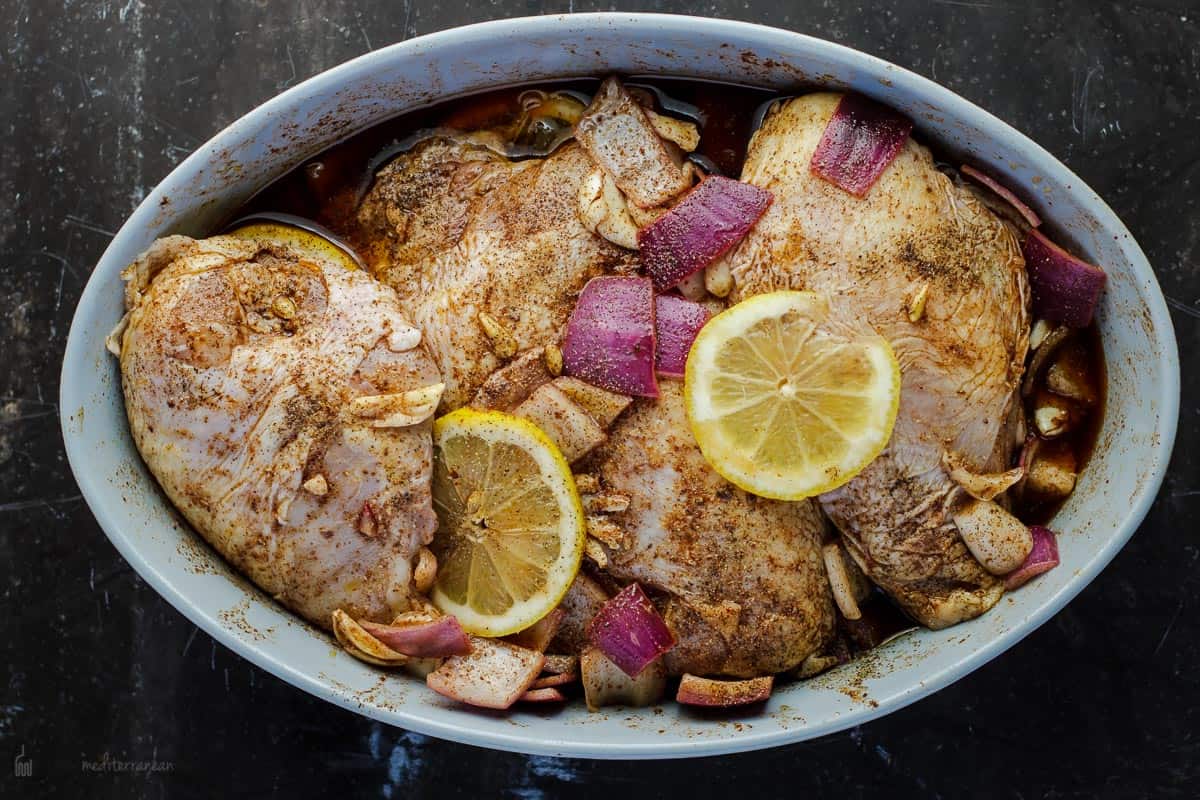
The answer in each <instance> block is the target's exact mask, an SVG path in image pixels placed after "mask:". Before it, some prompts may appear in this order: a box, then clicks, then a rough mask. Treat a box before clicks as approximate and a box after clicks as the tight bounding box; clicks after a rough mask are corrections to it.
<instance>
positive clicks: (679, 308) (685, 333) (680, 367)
mask: <svg viewBox="0 0 1200 800" xmlns="http://www.w3.org/2000/svg"><path fill="white" fill-rule="evenodd" d="M654 303H655V306H656V308H655V314H654V330H655V333H656V335H657V338H658V350H657V352H656V353H655V356H654V368H655V369H656V370H658V373H659V374H660V375H666V376H668V377H671V378H682V377H683V371H684V367H685V366H686V365H687V357H688V353H689V352H690V351H691V349H692V342H693V341H695V339H696V334H698V333H699V332H700V329H701V328H703V327H704V323H706V322H708V317H709V314H708V309H707V308H705V307H704V306H702V305H700V304H699V303H693V302H692V301H691V300H686V299H684V298H682V297H677V296H675V295H673V294H660V295H659V296H658V297H656V298H654Z"/></svg>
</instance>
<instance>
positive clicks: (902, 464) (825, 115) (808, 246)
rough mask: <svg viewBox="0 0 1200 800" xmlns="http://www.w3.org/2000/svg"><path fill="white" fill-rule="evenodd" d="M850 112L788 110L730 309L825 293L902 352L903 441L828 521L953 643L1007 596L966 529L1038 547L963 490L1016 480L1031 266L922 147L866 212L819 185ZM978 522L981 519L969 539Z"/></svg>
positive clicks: (903, 161) (756, 144)
mask: <svg viewBox="0 0 1200 800" xmlns="http://www.w3.org/2000/svg"><path fill="white" fill-rule="evenodd" d="M840 99H841V96H840V95H836V94H826V93H822V94H811V95H806V96H804V97H800V98H796V99H793V100H788V101H786V102H782V103H781V105H780V106H779V107H778V108H777V109H776V110H775V111H774V112H773V113H771V114H769V115H768V116H767V118H766V120H765V121H764V123H763V125H762V127H761V128H760V129H759V131H758V132H757V133H756V134H755V135H754V138H753V139H752V141H751V144H750V148H749V152H748V155H747V159H746V164H745V168H744V171H743V173H742V180H744V181H748V182H750V183H753V184H755V185H758V186H761V187H763V188H765V189H769V190H770V191H771V192H772V193H773V194H774V195H775V202H774V203H773V204H772V206H771V208H770V209H769V210H768V211H767V213H766V214H765V215H764V216H763V218H762V219H761V220H760V221H759V223H758V225H757V226H756V227H755V228H754V230H753V231H751V233H750V235H749V236H748V237H747V238H746V239H745V240H744V241H743V242H742V243H741V245H740V246H739V247H738V248H737V249H736V250H735V251H734V252H733V254H732V255H731V256H730V258H729V267H730V269H731V272H732V277H733V281H734V291H733V293H732V295H731V299H732V300H734V301H735V302H736V301H738V300H741V299H743V298H746V297H749V296H752V295H755V294H759V293H762V292H767V291H773V290H777V289H806V290H812V291H816V292H820V293H822V294H824V295H827V296H829V297H831V298H836V299H837V301H838V302H840V303H841V304H842V307H843V308H845V309H846V310H847V311H849V313H851V314H852V315H854V316H855V317H857V318H859V319H863V320H865V321H867V322H868V323H869V324H870V325H871V326H872V327H873V328H874V329H875V330H876V331H877V332H879V333H880V334H881V335H882V336H884V337H885V338H886V339H887V340H888V341H889V342H890V344H891V346H892V348H893V349H894V351H895V353H896V357H897V358H898V360H899V363H900V368H901V373H902V391H901V396H900V410H899V415H898V417H897V420H896V426H895V429H894V431H893V433H892V437H891V441H890V443H889V445H888V447H887V449H886V450H885V451H884V452H883V454H882V455H880V456H879V458H877V459H876V460H875V461H873V462H872V463H871V464H870V465H869V466H868V467H867V468H866V469H865V470H863V472H862V473H861V474H859V475H858V476H857V477H855V478H853V479H852V480H850V481H849V482H848V483H847V484H845V485H844V486H842V487H840V488H838V489H836V490H834V491H831V492H829V493H827V494H825V495H823V496H822V497H821V505H822V507H823V508H824V510H825V512H826V513H827V514H828V515H829V517H830V518H831V519H832V520H833V522H834V523H835V524H836V525H837V527H838V528H839V529H840V530H841V532H842V534H843V536H844V537H845V541H846V544H847V547H848V550H849V552H850V553H851V554H852V555H853V556H854V558H855V559H856V560H857V561H858V562H859V563H860V564H861V565H862V567H863V569H864V571H865V572H866V573H867V575H868V576H869V577H870V578H871V580H872V581H874V582H875V583H877V584H878V585H879V586H880V587H882V588H883V589H885V590H886V591H887V592H889V593H890V594H891V595H892V597H894V598H895V599H896V600H897V601H898V602H899V603H900V604H901V606H903V607H904V609H905V610H906V611H908V612H909V613H910V614H911V615H913V616H914V617H915V618H916V619H917V620H919V621H920V622H921V623H923V624H925V625H928V626H930V627H934V628H941V627H945V626H947V625H952V624H954V623H956V622H959V621H961V620H964V619H969V618H971V617H975V616H978V615H979V614H982V613H983V612H984V611H986V610H987V609H989V608H991V607H992V606H993V605H994V604H995V603H996V602H997V600H998V599H999V598H1000V596H1001V594H1002V592H1003V587H1002V584H1001V581H1000V580H999V579H998V578H997V577H996V575H993V574H992V573H991V572H989V571H988V570H987V569H985V568H984V566H983V565H981V564H980V562H979V561H978V560H977V559H976V557H975V555H973V553H972V551H971V550H969V549H968V546H967V543H966V542H964V539H963V536H962V535H960V528H962V527H965V526H966V525H968V524H972V523H974V522H975V521H977V520H978V519H979V518H980V517H982V516H985V515H986V516H987V517H988V519H989V521H988V522H987V523H986V526H985V529H984V530H983V531H982V533H983V535H985V536H987V537H1004V536H1006V535H1008V534H1009V533H1010V532H1011V535H1012V536H1013V537H1016V538H1018V539H1019V538H1020V537H1022V536H1026V537H1027V536H1028V534H1027V532H1025V531H1024V526H1021V525H1020V523H1018V522H1016V520H1015V519H1013V518H1012V516H1011V515H1010V514H1008V513H1007V512H1006V511H1005V510H1004V509H1003V508H1002V507H1000V506H998V505H997V504H996V503H995V502H994V501H993V500H991V499H988V500H981V501H974V502H968V501H969V500H971V498H969V497H967V496H966V492H965V491H964V490H963V488H962V487H960V485H959V484H958V483H957V482H956V480H955V479H954V478H953V477H952V473H956V474H958V475H960V476H961V475H963V474H976V475H977V474H981V473H999V472H1002V471H1004V470H1005V469H1006V468H1007V467H1008V466H1009V465H1010V464H1011V461H1010V459H1009V455H1010V453H1011V452H1012V449H1013V447H1014V443H1015V442H1016V441H1017V437H1018V436H1023V432H1021V431H1020V426H1019V424H1018V421H1019V416H1017V413H1018V412H1019V410H1020V409H1019V398H1018V396H1017V387H1018V384H1019V382H1020V379H1021V374H1022V369H1023V364H1024V361H1025V355H1026V350H1027V347H1028V337H1029V325H1030V319H1029V288H1028V285H1027V280H1026V274H1025V269H1024V261H1023V259H1022V257H1021V251H1020V248H1019V246H1018V243H1017V239H1016V236H1015V235H1014V231H1013V229H1012V228H1011V227H1010V226H1009V225H1008V224H1006V223H1004V222H1002V221H1001V220H1000V219H999V218H998V217H997V216H996V215H995V214H993V213H992V212H991V211H989V210H988V209H987V208H985V207H984V206H983V205H982V204H981V203H980V202H979V201H978V200H976V199H975V197H974V196H973V195H972V194H970V193H969V192H968V191H966V190H965V189H962V188H960V187H957V186H955V184H954V183H953V182H952V181H951V180H950V179H949V178H948V177H947V176H946V175H944V174H943V173H942V172H940V171H939V170H938V169H937V167H936V166H935V164H934V162H933V159H932V158H931V156H930V154H929V151H928V150H927V149H926V148H924V147H922V146H921V145H918V144H917V143H916V142H914V141H913V140H912V139H911V138H907V139H906V140H905V142H904V145H903V147H902V149H901V150H900V151H899V153H898V155H897V156H896V158H895V160H894V161H893V162H892V163H891V165H890V166H888V168H887V169H886V170H885V171H884V172H883V173H882V175H881V176H880V177H879V180H878V182H877V183H875V185H874V186H873V187H872V188H871V189H870V191H869V192H867V193H866V195H865V196H864V197H862V198H859V197H857V196H855V195H853V194H851V193H849V192H847V191H845V190H843V189H842V188H840V187H838V186H835V185H833V184H831V183H829V182H827V181H825V180H823V179H821V178H820V177H818V176H817V175H815V174H813V171H812V170H811V168H810V162H812V160H813V153H814V151H815V150H816V148H817V146H818V142H819V141H820V140H821V138H822V135H823V132H824V131H825V129H826V126H827V124H828V123H829V121H830V118H831V117H832V116H833V114H834V112H835V109H836V108H837V106H838V103H839V101H840ZM952 466H954V467H958V470H957V472H956V471H955V470H954V469H952ZM963 514H966V515H967V516H968V517H970V519H967V518H962V519H960V520H959V521H960V523H962V524H961V525H956V522H955V517H956V515H963ZM975 527H976V526H974V525H973V526H972V529H973V530H974V529H975ZM1022 548H1023V551H1024V553H1028V543H1026V542H1017V547H1016V548H1014V549H1016V550H1018V551H1020V550H1021V549H1022ZM1021 557H1023V554H1022V556H1021ZM1017 563H1018V564H1019V563H1020V559H1018V560H1017ZM1012 568H1015V565H1014V566H1010V567H1009V569H1012Z"/></svg>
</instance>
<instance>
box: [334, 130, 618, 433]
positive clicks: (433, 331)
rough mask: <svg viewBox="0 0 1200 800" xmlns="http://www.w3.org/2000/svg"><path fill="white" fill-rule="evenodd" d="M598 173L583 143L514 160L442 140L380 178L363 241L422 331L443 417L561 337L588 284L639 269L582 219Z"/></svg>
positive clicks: (364, 213) (361, 220)
mask: <svg viewBox="0 0 1200 800" xmlns="http://www.w3.org/2000/svg"><path fill="white" fill-rule="evenodd" d="M593 169H594V168H593V166H592V163H591V161H590V160H589V158H588V157H587V154H586V153H584V151H583V150H582V149H581V148H580V147H579V146H578V145H576V144H574V143H569V144H566V145H564V146H562V147H560V148H559V149H558V150H556V151H555V152H554V153H553V154H551V155H550V156H548V157H546V158H536V159H528V160H524V161H510V160H508V159H507V158H504V157H503V156H500V155H498V154H496V153H495V152H493V151H492V150H490V149H488V148H486V147H483V146H481V145H478V144H473V143H470V142H468V141H466V140H465V139H463V140H459V139H454V138H438V139H433V140H430V141H427V142H425V143H423V144H421V145H418V147H417V148H416V149H415V150H413V151H411V152H409V153H406V154H404V155H402V156H400V157H399V158H397V159H396V160H394V161H393V162H392V163H391V164H389V165H388V166H386V167H384V169H383V170H381V171H380V173H379V174H378V175H377V176H376V179H375V183H374V186H373V187H372V189H371V191H370V193H369V194H368V195H367V197H366V198H365V200H364V201H363V204H362V206H361V208H360V210H359V213H358V219H357V223H358V226H359V228H360V230H361V233H360V234H358V235H357V237H356V238H362V239H369V240H370V241H372V242H373V243H374V244H373V246H372V247H371V248H370V249H369V250H368V253H367V260H368V261H369V262H370V264H371V269H372V271H373V272H374V274H375V275H376V277H378V278H379V279H380V280H382V281H383V282H384V283H386V284H388V285H389V286H391V287H392V288H394V289H395V290H396V293H397V294H398V295H399V296H400V301H401V303H402V304H403V306H404V308H405V310H406V311H407V312H408V314H409V315H410V317H411V319H412V320H413V322H414V324H416V325H417V327H419V328H420V329H421V330H422V331H423V332H424V334H425V343H426V346H427V347H428V348H429V352H430V353H431V354H432V356H433V359H434V361H435V362H436V364H437V367H438V370H439V372H440V373H441V375H442V379H443V380H444V381H445V383H446V393H445V395H444V397H443V410H445V411H450V410H452V409H455V408H458V407H460V406H463V405H465V404H466V403H467V402H468V401H469V400H470V399H471V396H472V395H473V394H474V393H475V392H476V390H478V389H479V387H480V385H481V384H482V383H483V382H484V380H486V379H487V377H488V376H489V375H491V374H492V373H493V372H495V371H496V369H497V368H498V367H500V366H501V365H502V364H503V363H504V360H505V359H506V358H509V357H511V356H512V355H513V354H514V353H516V352H518V351H522V350H526V349H530V348H534V347H540V346H543V345H546V344H550V343H552V342H557V341H558V338H559V335H560V332H561V331H562V329H563V327H564V326H565V325H566V322H567V318H568V317H569V316H570V315H571V310H572V309H573V308H574V307H575V300H576V299H577V298H578V296H579V291H580V290H581V289H582V288H583V285H584V284H585V283H587V282H588V280H589V279H591V278H594V277H596V276H597V275H601V274H604V273H605V272H612V271H619V270H623V269H624V270H628V269H632V264H633V260H632V257H631V254H630V253H629V252H628V251H625V250H622V249H621V248H619V247H617V246H615V245H613V244H610V243H609V242H607V241H605V240H604V239H602V238H600V237H599V236H596V235H595V234H593V233H592V232H591V231H589V230H588V229H587V228H585V227H584V225H583V223H582V222H580V220H579V216H578V213H577V205H578V201H577V196H578V193H579V185H580V183H581V182H582V181H583V180H584V178H585V177H586V176H587V175H588V173H590V172H591V171H592V170H593ZM489 327H490V328H491V329H490V330H489Z"/></svg>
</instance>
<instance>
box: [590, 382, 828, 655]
mask: <svg viewBox="0 0 1200 800" xmlns="http://www.w3.org/2000/svg"><path fill="white" fill-rule="evenodd" d="M660 390H661V392H662V395H661V397H660V398H659V399H658V401H657V402H653V401H639V402H638V403H636V404H635V405H634V407H633V408H632V409H630V410H629V411H627V412H625V414H624V415H623V416H622V417H620V418H619V419H618V420H617V423H616V425H615V426H614V427H613V429H612V431H611V432H610V435H609V441H608V443H607V444H606V445H604V446H603V447H602V448H601V449H600V451H599V452H598V453H597V454H596V456H595V457H594V458H593V460H592V462H591V463H592V464H593V465H594V468H595V470H596V473H597V474H598V475H599V476H600V479H601V483H602V484H603V488H604V490H605V491H607V492H611V493H613V494H616V495H619V496H627V497H628V498H630V500H629V506H628V508H627V509H626V510H624V511H620V512H616V513H612V514H610V515H609V516H608V520H609V521H611V522H612V523H615V529H616V530H617V531H619V532H620V536H621V539H620V541H618V542H616V543H615V544H616V545H617V546H613V545H611V544H610V545H606V547H605V550H606V553H607V556H608V570H607V571H608V573H609V574H611V575H612V576H613V577H615V578H617V579H618V580H619V581H622V582H627V581H638V582H640V583H641V584H643V585H644V586H647V587H653V588H654V589H657V590H658V591H660V592H663V593H666V594H667V596H668V598H669V599H668V601H667V604H666V607H665V610H664V617H665V619H666V621H667V624H668V625H670V627H671V629H672V631H673V632H674V634H675V635H676V637H677V639H678V641H679V643H678V644H677V645H676V647H675V649H674V650H672V651H671V652H670V653H668V654H667V656H666V662H667V668H668V670H669V671H670V672H671V673H672V674H681V673H684V672H688V673H692V674H698V675H731V676H736V677H750V676H754V675H765V674H770V673H776V672H783V671H785V670H789V669H792V668H794V667H796V666H798V665H799V664H800V663H801V662H802V661H804V659H805V658H807V657H808V656H809V655H811V654H813V653H815V652H816V651H817V650H818V648H820V647H821V646H822V645H823V644H824V643H825V642H826V641H827V639H829V637H830V636H831V635H832V632H833V624H834V610H833V598H832V595H831V593H830V590H829V584H828V581H827V580H826V577H825V568H824V566H823V562H822V556H821V540H822V535H823V532H824V524H823V522H822V520H821V517H820V514H819V512H818V510H817V508H816V505H815V504H814V503H812V502H811V501H804V502H800V503H784V502H779V501H776V500H767V499H764V498H760V497H755V496H754V495H751V494H748V493H746V492H744V491H742V490H741V489H738V488H737V487H735V486H733V485H732V484H730V483H728V482H727V481H725V480H724V479H723V478H721V477H720V476H719V475H717V473H716V472H714V471H713V469H712V467H710V466H709V465H708V463H707V462H706V461H705V460H704V456H703V455H702V454H701V453H700V449H699V448H698V447H697V445H696V442H695V440H694V439H693V438H692V434H691V430H690V428H689V426H688V421H687V417H686V414H685V412H684V403H683V390H682V385H681V384H680V383H678V382H674V381H663V382H662V383H661V384H660Z"/></svg>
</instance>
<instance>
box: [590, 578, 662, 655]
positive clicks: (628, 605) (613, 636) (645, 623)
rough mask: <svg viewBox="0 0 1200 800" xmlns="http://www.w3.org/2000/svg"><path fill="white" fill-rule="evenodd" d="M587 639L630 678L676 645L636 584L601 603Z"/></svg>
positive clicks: (656, 612) (652, 606)
mask: <svg viewBox="0 0 1200 800" xmlns="http://www.w3.org/2000/svg"><path fill="white" fill-rule="evenodd" d="M588 637H589V638H590V639H591V640H592V643H593V644H594V645H596V647H597V648H599V649H600V652H602V653H603V654H604V655H605V656H607V657H608V659H609V660H610V661H612V662H613V663H614V664H616V665H617V666H618V667H620V668H621V671H622V672H624V673H625V674H626V675H628V676H629V677H631V678H636V677H637V676H638V675H639V674H640V673H641V671H642V670H643V669H645V668H646V667H647V665H649V664H650V662H652V661H654V660H655V659H656V658H658V657H659V656H661V655H662V654H663V653H666V652H667V651H669V650H670V649H671V648H672V647H674V646H675V636H674V634H672V633H671V629H670V628H668V627H667V623H665V622H664V621H663V618H662V617H661V616H659V613H658V611H657V610H656V609H655V608H654V605H653V604H652V603H651V602H650V598H649V597H646V593H645V592H643V591H642V587H641V586H639V585H638V584H636V583H631V584H629V585H628V586H626V587H625V588H624V589H622V590H621V591H620V592H618V593H617V594H616V596H614V597H613V598H612V599H611V600H609V601H608V602H607V603H605V604H604V607H603V608H601V609H600V611H599V613H597V614H596V616H595V617H594V618H593V619H592V622H591V624H590V625H589V626H588Z"/></svg>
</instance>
